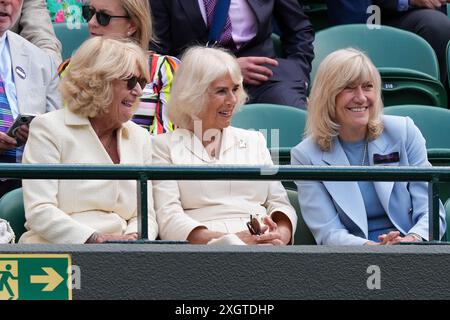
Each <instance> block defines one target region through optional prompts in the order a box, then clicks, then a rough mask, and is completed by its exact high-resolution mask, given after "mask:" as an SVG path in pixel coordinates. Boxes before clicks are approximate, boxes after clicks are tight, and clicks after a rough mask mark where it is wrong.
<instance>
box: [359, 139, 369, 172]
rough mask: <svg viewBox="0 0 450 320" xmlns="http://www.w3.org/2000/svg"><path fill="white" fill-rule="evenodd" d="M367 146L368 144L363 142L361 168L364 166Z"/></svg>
mask: <svg viewBox="0 0 450 320" xmlns="http://www.w3.org/2000/svg"><path fill="white" fill-rule="evenodd" d="M367 145H368V142H367V140H366V141H365V142H364V151H363V158H362V161H361V166H363V165H364V164H365V162H366V153H367Z"/></svg>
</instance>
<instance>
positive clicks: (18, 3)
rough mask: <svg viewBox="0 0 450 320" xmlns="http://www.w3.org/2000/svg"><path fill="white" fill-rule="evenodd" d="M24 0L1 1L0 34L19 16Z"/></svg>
mask: <svg viewBox="0 0 450 320" xmlns="http://www.w3.org/2000/svg"><path fill="white" fill-rule="evenodd" d="M22 3H23V0H1V1H0V36H2V35H3V34H4V33H5V32H6V31H7V30H9V29H10V28H11V27H12V25H13V24H14V23H15V22H16V20H17V19H18V18H19V15H20V11H21V9H22Z"/></svg>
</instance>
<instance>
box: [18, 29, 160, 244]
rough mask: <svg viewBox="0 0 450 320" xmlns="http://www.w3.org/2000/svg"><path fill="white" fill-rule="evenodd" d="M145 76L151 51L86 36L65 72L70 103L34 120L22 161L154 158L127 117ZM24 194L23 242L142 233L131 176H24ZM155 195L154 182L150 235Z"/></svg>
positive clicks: (139, 130) (141, 160)
mask: <svg viewBox="0 0 450 320" xmlns="http://www.w3.org/2000/svg"><path fill="white" fill-rule="evenodd" d="M148 80H149V73H148V65H147V57H146V55H145V54H144V52H143V50H142V49H141V48H139V47H138V46H137V45H136V44H134V43H132V42H128V41H127V42H125V41H119V40H114V39H109V38H106V37H105V38H103V37H94V38H91V39H89V40H87V41H86V42H85V43H84V44H83V45H82V46H81V47H80V48H79V50H77V52H76V53H75V55H74V56H73V57H72V61H71V64H70V69H69V70H68V71H67V73H66V75H65V76H64V78H63V79H62V80H61V87H60V89H61V93H62V97H63V100H64V101H65V103H66V104H67V107H66V108H64V109H62V110H58V111H55V112H51V113H48V114H45V115H41V116H38V117H37V118H35V119H34V120H33V122H32V123H31V129H30V137H29V141H28V144H27V145H26V147H25V152H24V156H23V162H24V163H58V164H60V163H64V164H69V163H70V164H73V163H84V164H128V165H130V164H136V165H144V164H150V163H151V158H152V150H151V139H150V136H149V135H148V133H147V132H146V131H145V130H144V129H142V128H141V127H139V126H138V125H136V124H135V123H133V122H131V121H129V120H130V119H131V117H132V116H133V113H134V111H135V110H136V108H137V106H138V104H139V97H140V96H141V95H142V88H143V87H144V86H145V83H146V81H148ZM23 196H24V205H25V212H26V219H27V222H26V224H25V227H26V228H27V229H28V231H27V232H25V233H24V234H23V235H22V237H21V238H20V242H22V243H75V244H81V243H101V242H104V241H107V240H136V239H137V186H136V181H134V180H131V181H130V180H119V181H109V180H59V181H58V180H50V179H46V180H24V181H23ZM152 199H153V197H152V189H151V185H150V188H149V193H148V200H149V206H148V208H149V212H148V219H149V221H148V222H149V238H150V239H154V238H155V237H156V235H157V234H158V229H157V225H156V220H155V215H154V209H153V201H152Z"/></svg>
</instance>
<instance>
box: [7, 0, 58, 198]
mask: <svg viewBox="0 0 450 320" xmlns="http://www.w3.org/2000/svg"><path fill="white" fill-rule="evenodd" d="M22 4H23V0H0V162H3V163H15V162H20V161H21V157H22V152H23V149H22V147H20V145H21V144H23V143H25V142H26V141H27V138H28V124H27V123H28V120H25V118H26V117H25V116H23V117H22V115H23V114H41V113H45V112H48V111H51V110H55V109H59V107H60V95H59V93H58V90H57V86H58V76H57V72H56V66H55V64H54V62H53V60H52V58H50V57H49V56H48V55H47V54H46V53H45V52H44V51H42V50H41V49H39V48H37V47H36V46H34V45H33V44H31V43H30V42H28V41H27V40H25V39H24V38H22V37H21V36H19V35H18V34H16V33H14V32H12V31H10V29H11V28H12V26H13V25H14V23H15V22H16V21H17V19H18V18H19V16H20V12H21V9H22ZM15 119H16V122H15ZM13 123H15V126H17V128H18V129H17V130H10V129H11V126H13ZM8 131H9V133H10V135H8ZM18 187H20V180H5V179H1V177H0V197H1V196H2V195H3V194H5V193H7V192H9V191H10V190H13V189H16V188H18Z"/></svg>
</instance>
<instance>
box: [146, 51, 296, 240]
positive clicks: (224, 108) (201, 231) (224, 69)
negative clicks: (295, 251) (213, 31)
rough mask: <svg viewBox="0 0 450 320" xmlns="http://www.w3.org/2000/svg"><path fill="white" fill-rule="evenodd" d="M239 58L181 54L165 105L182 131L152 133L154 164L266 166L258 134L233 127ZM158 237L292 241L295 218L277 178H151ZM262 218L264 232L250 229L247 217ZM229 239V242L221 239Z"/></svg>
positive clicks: (240, 95) (239, 90) (239, 100)
mask: <svg viewBox="0 0 450 320" xmlns="http://www.w3.org/2000/svg"><path fill="white" fill-rule="evenodd" d="M242 80H243V77H242V74H241V71H240V68H239V65H238V63H237V61H236V59H235V58H234V57H233V56H231V55H230V54H229V53H227V52H225V51H223V50H221V49H214V48H205V47H195V48H192V49H189V50H188V51H187V52H186V53H185V55H183V59H182V63H181V65H180V67H179V69H178V70H177V73H176V75H175V79H174V85H173V89H172V98H171V100H170V101H169V104H168V115H169V118H170V119H171V120H173V121H174V122H175V123H177V125H178V126H179V128H177V129H176V130H175V131H173V132H170V133H166V134H163V135H158V136H156V137H155V138H154V139H153V141H154V151H153V159H154V162H155V163H158V164H164V165H172V164H184V165H205V166H208V165H214V164H227V165H229V164H240V165H247V164H248V165H271V164H272V159H271V157H270V153H269V150H268V149H267V147H266V141H265V139H264V137H263V135H262V134H261V133H260V132H254V131H249V130H243V129H237V128H233V127H230V122H231V118H232V117H233V114H234V112H236V111H237V110H238V109H239V107H240V106H241V105H242V104H243V103H244V102H245V99H246V94H245V92H244V89H243V87H242ZM153 195H154V197H155V210H156V213H157V220H158V225H159V226H160V233H159V236H160V238H161V239H163V240H164V239H165V240H188V241H189V242H190V243H197V244H206V243H209V242H210V241H212V242H215V241H219V242H221V241H224V243H233V244H274V245H282V244H289V243H292V241H293V236H294V232H295V227H296V225H297V216H296V213H295V210H294V208H293V207H292V206H291V205H290V203H289V200H288V197H287V194H286V190H284V188H283V186H282V185H281V183H280V182H279V181H258V182H254V181H187V180H182V181H167V180H166V181H154V193H153ZM250 214H253V215H261V216H264V217H265V218H264V222H265V225H266V227H265V228H264V229H263V230H262V231H265V230H266V229H267V232H266V233H264V234H261V235H260V236H256V235H252V234H251V233H250V232H249V230H247V226H246V222H247V221H249V215H250ZM225 239H226V240H225Z"/></svg>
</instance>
